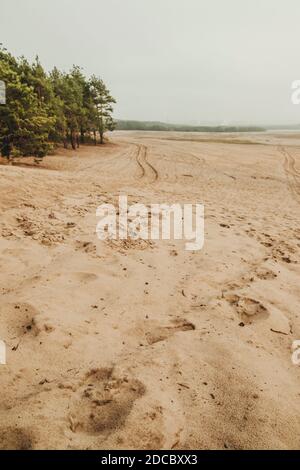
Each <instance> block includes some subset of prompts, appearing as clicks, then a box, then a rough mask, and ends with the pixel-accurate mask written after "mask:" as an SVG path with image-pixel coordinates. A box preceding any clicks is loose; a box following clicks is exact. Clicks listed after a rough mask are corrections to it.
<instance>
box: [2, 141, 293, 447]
mask: <svg viewBox="0 0 300 470" xmlns="http://www.w3.org/2000/svg"><path fill="white" fill-rule="evenodd" d="M292 137H293V138H292ZM292 137H290V136H288V135H287V136H285V135H284V134H282V135H279V134H278V135H275V134H273V135H272V134H267V133H266V134H260V135H254V134H249V135H247V136H246V137H245V136H243V135H224V136H221V137H220V135H213V134H210V135H205V134H180V133H138V132H131V133H129V132H128V133H125V132H124V133H122V132H119V133H115V134H113V136H111V137H110V143H109V144H107V145H106V146H103V147H97V148H94V147H84V148H81V149H80V150H78V151H76V152H74V151H71V150H68V151H62V150H61V151H60V152H58V154H57V155H55V156H49V157H46V158H45V159H44V160H43V162H42V163H41V164H40V166H39V167H35V166H34V165H33V164H32V161H31V160H30V159H27V160H26V161H25V163H24V162H23V161H22V162H20V163H19V164H15V165H13V166H8V165H1V166H0V181H1V198H0V210H1V219H0V235H1V239H0V266H1V270H0V280H1V282H0V285H1V317H0V339H3V340H4V341H5V342H6V344H7V365H1V366H0V377H1V385H2V386H1V392H2V399H1V404H0V448H2V449H7V448H14V449H43V448H50V449H63V448H66V449H95V448H99V449H105V448H107V449H109V448H113V449H124V448H137V449H158V448H162V449H193V448H196V449H215V448H217V449H224V448H228V449H258V448H263V449H266V448H277V449H287V448H289V449H294V448H299V445H300V438H299V435H300V416H299V386H300V369H299V367H297V366H295V365H293V364H292V362H291V345H292V342H293V341H294V340H296V339H300V317H299V315H300V289H299V279H300V278H299V275H300V267H299V266H300V264H299V263H300V255H299V248H300V150H299V148H300V147H299V139H300V137H299V136H297V135H295V136H292ZM119 194H126V195H128V199H129V202H141V203H144V204H150V203H173V202H178V203H187V202H190V203H193V204H194V203H196V202H199V203H204V205H205V245H204V248H203V249H202V250H201V251H199V252H189V251H186V250H184V242H183V241H180V240H169V241H140V242H138V241H134V240H123V241H117V240H116V241H100V240H98V238H97V237H96V234H95V227H96V223H97V220H96V216H95V210H96V207H97V206H98V205H99V204H101V203H104V202H108V203H115V202H116V201H117V198H118V196H119Z"/></svg>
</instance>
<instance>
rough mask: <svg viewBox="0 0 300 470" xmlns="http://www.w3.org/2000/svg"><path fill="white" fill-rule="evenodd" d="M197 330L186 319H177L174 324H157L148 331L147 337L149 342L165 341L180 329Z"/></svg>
mask: <svg viewBox="0 0 300 470" xmlns="http://www.w3.org/2000/svg"><path fill="white" fill-rule="evenodd" d="M191 330H195V325H193V323H191V322H188V321H186V320H182V319H177V320H175V321H174V326H157V327H154V328H153V329H152V330H151V331H148V332H147V333H146V339H147V342H148V344H150V345H151V344H155V343H158V342H159V341H164V340H166V339H168V338H169V337H170V336H173V335H174V334H175V333H177V332H179V331H191Z"/></svg>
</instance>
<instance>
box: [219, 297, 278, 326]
mask: <svg viewBox="0 0 300 470" xmlns="http://www.w3.org/2000/svg"><path fill="white" fill-rule="evenodd" d="M226 300H227V301H228V302H229V303H230V305H232V306H234V307H235V309H236V311H237V312H238V314H239V315H240V317H241V319H242V320H243V322H244V323H252V321H257V320H266V319H267V318H268V317H269V311H268V309H267V308H266V307H265V306H264V305H263V304H262V303H260V302H259V301H258V300H254V299H250V298H249V297H240V296H239V295H228V296H227V297H226Z"/></svg>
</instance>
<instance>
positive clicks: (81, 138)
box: [80, 128, 84, 144]
mask: <svg viewBox="0 0 300 470" xmlns="http://www.w3.org/2000/svg"><path fill="white" fill-rule="evenodd" d="M80 142H81V143H82V144H84V130H83V129H82V128H81V129H80Z"/></svg>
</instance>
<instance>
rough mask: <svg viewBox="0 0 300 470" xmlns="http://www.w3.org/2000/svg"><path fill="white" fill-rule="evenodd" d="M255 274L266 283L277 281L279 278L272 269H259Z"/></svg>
mask: <svg viewBox="0 0 300 470" xmlns="http://www.w3.org/2000/svg"><path fill="white" fill-rule="evenodd" d="M255 274H256V277H258V279H261V280H264V281H267V280H271V279H275V278H276V277H277V274H275V273H274V272H273V271H271V270H270V269H263V268H261V269H257V271H256V273H255Z"/></svg>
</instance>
